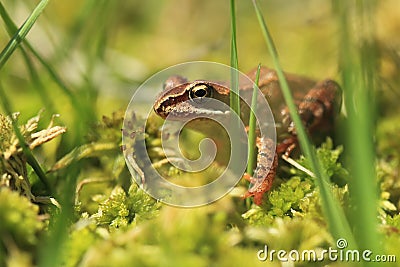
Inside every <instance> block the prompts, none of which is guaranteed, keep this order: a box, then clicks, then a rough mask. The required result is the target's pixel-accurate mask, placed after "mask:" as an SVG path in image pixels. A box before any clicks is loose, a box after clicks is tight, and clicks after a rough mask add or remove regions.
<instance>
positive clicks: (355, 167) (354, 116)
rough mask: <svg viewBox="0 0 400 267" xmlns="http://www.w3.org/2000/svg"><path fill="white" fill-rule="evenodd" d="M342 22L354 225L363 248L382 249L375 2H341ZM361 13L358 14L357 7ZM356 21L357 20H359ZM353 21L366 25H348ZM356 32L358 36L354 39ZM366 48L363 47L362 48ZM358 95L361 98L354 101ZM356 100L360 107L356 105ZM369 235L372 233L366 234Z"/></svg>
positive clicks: (343, 77)
mask: <svg viewBox="0 0 400 267" xmlns="http://www.w3.org/2000/svg"><path fill="white" fill-rule="evenodd" d="M336 4H337V5H336V6H335V7H336V12H337V14H336V15H337V18H338V24H339V25H340V29H342V30H341V31H340V45H341V47H340V49H341V52H342V53H341V54H340V61H339V64H340V68H341V69H342V70H343V71H342V80H343V88H344V91H343V92H344V100H345V107H346V112H347V119H346V137H347V140H346V147H348V149H349V155H350V157H351V159H352V162H351V166H350V168H351V169H350V171H351V175H352V179H351V180H350V181H349V192H350V196H351V203H352V206H353V207H355V208H354V210H353V211H352V220H351V221H352V225H353V228H354V229H356V231H355V237H356V239H357V243H358V244H359V246H360V248H362V249H370V250H372V251H374V253H377V252H379V251H381V247H380V244H381V242H380V237H379V235H378V232H377V229H378V219H377V218H378V217H377V215H378V214H377V204H378V188H377V179H376V173H375V168H374V166H375V147H374V131H375V125H374V119H375V116H376V110H375V103H374V99H375V96H374V92H375V87H376V73H377V72H378V71H377V69H378V67H377V62H376V47H375V43H374V35H375V29H374V18H375V14H374V12H373V11H374V10H376V8H375V7H376V3H375V1H368V0H366V1H358V3H357V4H354V3H352V2H348V1H338V2H337V3H336ZM354 10H355V11H356V13H354V12H352V11H354ZM354 21H355V22H356V23H355V24H353V23H354ZM353 25H361V26H358V27H357V28H356V29H355V32H356V34H355V33H354V32H353V31H352V32H350V30H349V29H352V27H353ZM355 35H358V36H357V37H355ZM360 48H361V49H360ZM354 99H357V102H356V103H355V102H354ZM355 104H357V105H355ZM365 233H368V234H365Z"/></svg>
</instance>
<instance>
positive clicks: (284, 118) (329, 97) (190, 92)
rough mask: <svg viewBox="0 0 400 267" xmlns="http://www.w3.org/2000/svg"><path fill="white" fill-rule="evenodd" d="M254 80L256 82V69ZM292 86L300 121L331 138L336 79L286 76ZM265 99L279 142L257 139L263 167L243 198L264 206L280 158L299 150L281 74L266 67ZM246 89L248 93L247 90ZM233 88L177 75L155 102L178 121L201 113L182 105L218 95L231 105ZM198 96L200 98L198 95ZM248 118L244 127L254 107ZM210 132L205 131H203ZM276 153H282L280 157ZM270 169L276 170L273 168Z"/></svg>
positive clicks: (245, 115)
mask: <svg viewBox="0 0 400 267" xmlns="http://www.w3.org/2000/svg"><path fill="white" fill-rule="evenodd" d="M248 76H249V77H250V79H251V80H253V81H254V80H255V76H256V70H253V71H251V72H250V73H249V74H248ZM285 76H286V79H287V81H288V84H289V87H290V89H291V91H292V94H293V97H294V99H295V104H296V106H297V109H298V113H299V115H300V118H301V120H302V122H303V124H304V126H305V128H306V130H307V131H308V133H309V134H311V135H313V134H314V133H317V134H326V133H328V132H329V131H331V130H332V128H333V122H334V117H335V115H336V114H337V113H338V111H339V109H340V104H341V89H340V87H339V85H338V84H337V83H336V82H334V81H332V80H324V81H322V82H318V83H317V82H315V81H313V80H311V79H308V78H305V77H301V76H298V75H293V74H285ZM258 86H259V88H260V90H261V91H262V93H263V95H264V96H265V98H266V99H267V101H268V103H269V105H270V107H271V110H272V112H273V115H274V118H275V122H276V124H277V136H278V144H277V145H276V150H275V144H274V142H273V141H272V140H271V139H269V138H266V137H263V136H260V137H258V138H257V142H256V144H257V149H258V154H257V167H256V169H255V171H254V174H253V176H252V177H251V176H249V175H247V174H246V175H245V176H244V178H245V179H247V180H249V181H250V182H251V183H252V187H251V188H250V189H249V190H248V192H246V194H245V195H244V196H243V197H244V198H246V197H251V196H252V197H254V203H255V204H257V205H261V203H262V198H263V195H264V194H265V192H267V191H269V190H270V189H271V186H272V183H273V180H274V177H275V175H276V170H277V166H278V155H279V156H280V155H282V154H285V155H286V156H289V155H290V153H291V152H292V151H293V149H294V148H295V147H296V146H297V134H296V128H295V126H294V124H293V122H292V120H291V118H290V115H289V112H288V109H287V107H286V104H285V101H284V98H283V95H282V91H281V88H280V85H279V80H278V77H277V75H276V72H275V71H274V70H272V69H269V68H266V67H262V68H261V70H260V79H259V84H258ZM252 88H253V84H252V83H249V82H248V81H240V90H241V91H242V92H246V91H248V92H249V93H251V91H252ZM243 90H244V91H243ZM229 93H230V90H229V88H228V87H226V86H225V85H223V84H221V83H214V82H209V81H194V82H188V81H187V80H186V79H185V78H182V77H180V76H173V77H171V78H170V79H168V80H167V81H166V82H165V85H164V91H163V92H162V93H161V94H160V96H159V98H158V99H157V101H156V102H155V104H154V111H155V112H156V113H157V114H158V115H159V116H161V117H162V118H166V117H167V116H168V115H169V114H173V115H174V117H176V119H179V118H183V117H188V116H190V114H191V113H196V112H197V111H196V109H194V108H191V107H190V106H189V105H187V104H185V105H181V103H182V102H184V101H186V100H188V99H192V98H195V97H200V98H201V97H213V98H215V99H218V100H220V101H222V102H224V103H226V104H227V105H229ZM196 94H198V95H196ZM242 110H245V112H243V114H241V115H242V119H243V121H244V123H247V118H248V117H249V115H248V108H247V109H246V108H244V109H242ZM198 130H200V131H204V129H198ZM275 152H276V153H275ZM269 166H270V168H268V167H269Z"/></svg>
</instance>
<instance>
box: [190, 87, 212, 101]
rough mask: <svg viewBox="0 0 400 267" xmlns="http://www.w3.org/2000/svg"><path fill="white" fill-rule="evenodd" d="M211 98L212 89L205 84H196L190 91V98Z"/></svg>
mask: <svg viewBox="0 0 400 267" xmlns="http://www.w3.org/2000/svg"><path fill="white" fill-rule="evenodd" d="M204 97H212V88H211V87H210V86H208V85H206V84H198V85H196V86H194V87H193V88H191V89H190V98H191V99H195V98H204Z"/></svg>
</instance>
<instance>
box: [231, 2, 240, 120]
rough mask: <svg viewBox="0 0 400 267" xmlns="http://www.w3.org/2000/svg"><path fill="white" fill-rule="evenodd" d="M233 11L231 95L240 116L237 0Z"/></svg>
mask: <svg viewBox="0 0 400 267" xmlns="http://www.w3.org/2000/svg"><path fill="white" fill-rule="evenodd" d="M230 9H231V67H232V68H233V70H232V72H231V84H232V85H231V94H230V107H231V108H232V109H233V110H234V111H235V112H236V114H240V98H239V76H238V73H237V71H236V70H237V69H238V65H239V63H238V54H237V46H236V11H235V0H231V1H230Z"/></svg>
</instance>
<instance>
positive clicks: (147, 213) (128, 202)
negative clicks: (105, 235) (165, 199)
mask: <svg viewBox="0 0 400 267" xmlns="http://www.w3.org/2000/svg"><path fill="white" fill-rule="evenodd" d="M159 208H160V203H159V202H157V201H156V200H154V199H153V198H151V197H150V196H149V195H147V194H146V193H145V192H144V191H143V190H141V189H139V188H138V186H137V185H136V184H133V185H131V187H130V188H129V192H128V194H126V193H125V191H124V190H123V189H122V188H121V187H116V188H114V190H113V191H112V193H111V195H110V197H109V198H108V199H107V200H106V201H104V202H103V203H101V204H100V205H99V210H98V212H97V213H96V214H95V215H94V217H95V218H96V221H97V223H98V224H99V225H102V226H104V225H106V226H109V228H110V230H115V229H119V228H126V227H127V226H128V225H129V224H136V223H137V222H138V221H141V220H147V219H151V218H154V216H155V215H156V214H157V212H158V210H159Z"/></svg>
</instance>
